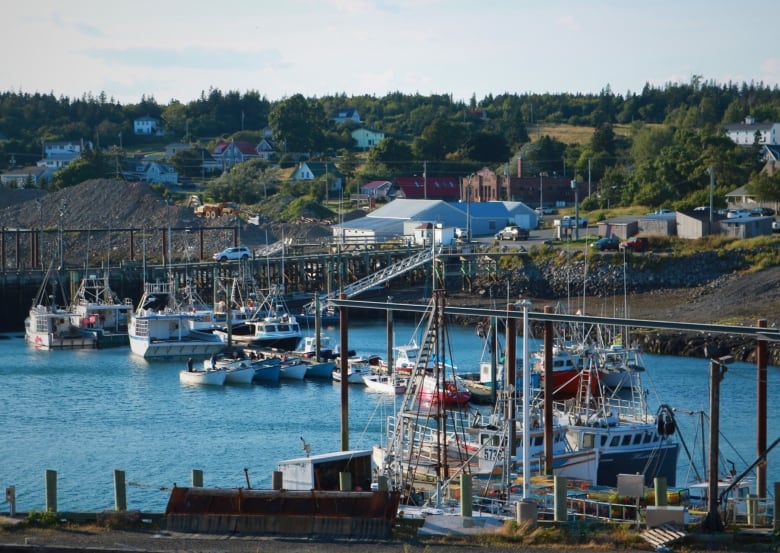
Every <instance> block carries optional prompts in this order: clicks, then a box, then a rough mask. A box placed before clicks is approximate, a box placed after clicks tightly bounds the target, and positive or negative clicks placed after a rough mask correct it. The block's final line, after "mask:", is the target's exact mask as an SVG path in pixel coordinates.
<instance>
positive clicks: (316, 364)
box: [301, 359, 336, 380]
mask: <svg viewBox="0 0 780 553" xmlns="http://www.w3.org/2000/svg"><path fill="white" fill-rule="evenodd" d="M301 361H302V362H303V364H304V365H306V378H316V379H328V380H330V379H331V378H333V369H334V368H336V365H335V363H334V362H333V361H316V360H314V359H301Z"/></svg>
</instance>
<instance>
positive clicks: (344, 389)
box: [339, 294, 349, 451]
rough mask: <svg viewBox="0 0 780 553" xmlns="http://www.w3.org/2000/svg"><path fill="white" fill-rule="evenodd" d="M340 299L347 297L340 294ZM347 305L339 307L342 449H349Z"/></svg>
mask: <svg viewBox="0 0 780 553" xmlns="http://www.w3.org/2000/svg"><path fill="white" fill-rule="evenodd" d="M339 299H341V300H344V299H347V296H346V295H344V294H339ZM347 313H348V311H347V308H346V307H339V341H340V343H341V345H340V346H339V350H340V352H341V353H340V355H339V365H340V370H341V450H342V451H349V381H348V378H349V353H348V352H349V332H348V331H349V327H348V324H349V320H348V314H347Z"/></svg>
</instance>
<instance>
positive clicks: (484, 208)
mask: <svg viewBox="0 0 780 553" xmlns="http://www.w3.org/2000/svg"><path fill="white" fill-rule="evenodd" d="M536 217H537V215H536V212H535V211H534V210H533V209H531V208H530V207H528V206H526V205H525V204H522V203H520V202H475V203H472V204H467V203H465V202H445V201H443V200H409V199H396V200H393V201H392V202H390V203H388V204H386V205H384V206H382V207H380V208H378V209H376V210H375V211H372V212H371V213H369V214H368V215H366V216H365V217H361V218H359V219H354V220H352V221H347V222H344V223H341V224H338V225H333V227H332V228H333V237H334V239H336V240H339V239H340V238H347V237H348V238H349V240H351V241H353V242H355V241H362V242H364V243H368V244H375V243H381V242H385V241H388V240H393V239H404V238H410V239H411V238H412V236H410V235H407V232H406V230H407V229H409V228H415V227H416V226H417V227H419V225H422V224H424V223H431V224H433V225H441V226H442V228H459V229H466V228H467V227H469V224H467V222H468V221H470V230H471V236H472V237H478V236H492V235H494V234H495V233H496V232H498V231H499V230H500V229H502V228H504V227H505V226H506V225H507V224H518V225H521V226H523V227H524V228H536ZM524 222H528V224H532V225H533V226H531V227H527V226H525V225H523V223H524ZM410 223H415V224H411V225H410Z"/></svg>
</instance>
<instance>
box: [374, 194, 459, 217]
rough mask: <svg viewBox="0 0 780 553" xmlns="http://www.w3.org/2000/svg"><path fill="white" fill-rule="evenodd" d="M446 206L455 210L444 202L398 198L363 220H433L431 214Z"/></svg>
mask: <svg viewBox="0 0 780 553" xmlns="http://www.w3.org/2000/svg"><path fill="white" fill-rule="evenodd" d="M442 205H444V206H448V207H447V208H448V209H453V207H452V205H453V204H448V203H447V202H444V201H442V200H410V199H408V198H397V199H395V200H393V201H392V202H390V203H388V204H386V205H383V206H382V207H380V208H379V209H375V210H374V211H372V212H371V213H369V214H368V215H367V216H365V217H362V218H361V220H362V219H402V220H410V219H425V218H432V217H429V214H430V213H431V212H433V211H435V210H437V209H440V208H441V207H442Z"/></svg>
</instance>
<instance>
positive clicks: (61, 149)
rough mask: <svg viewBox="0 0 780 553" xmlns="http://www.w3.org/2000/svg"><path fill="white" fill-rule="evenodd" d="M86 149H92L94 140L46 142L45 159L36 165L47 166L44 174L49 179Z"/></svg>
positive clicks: (44, 148) (44, 146)
mask: <svg viewBox="0 0 780 553" xmlns="http://www.w3.org/2000/svg"><path fill="white" fill-rule="evenodd" d="M86 149H90V150H91V149H92V142H84V141H78V142H44V144H43V159H41V160H39V161H38V162H37V163H36V165H38V167H45V168H46V172H45V174H44V175H43V176H44V177H45V178H47V179H49V178H51V177H52V175H54V173H55V172H57V171H59V170H60V169H62V168H64V167H67V166H68V165H70V163H71V162H72V161H73V160H74V159H78V158H80V157H81V153H82V152H83V151H85V150H86Z"/></svg>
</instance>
